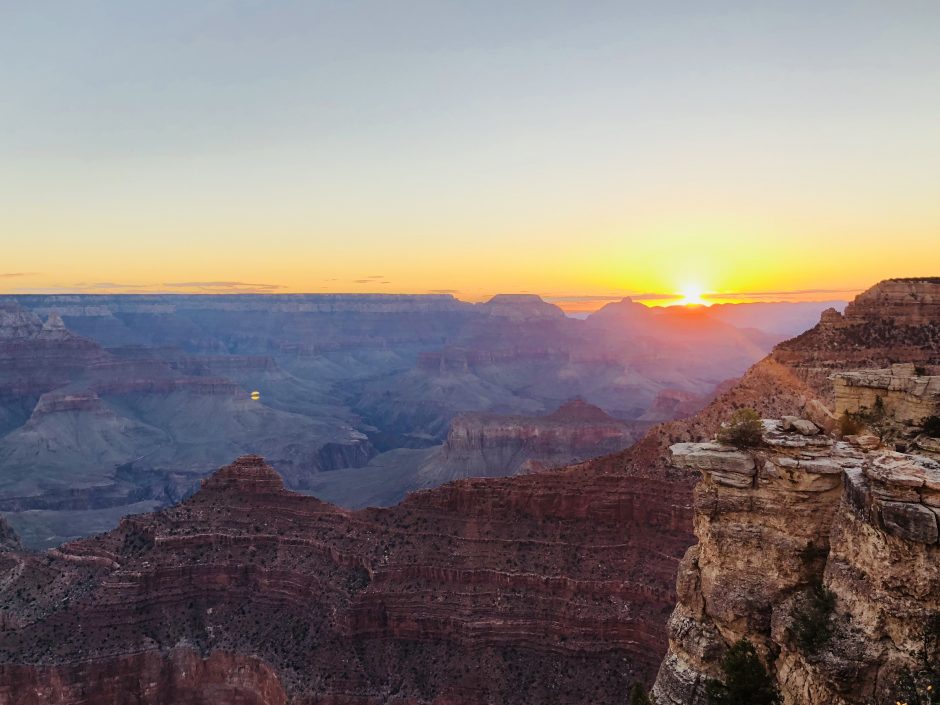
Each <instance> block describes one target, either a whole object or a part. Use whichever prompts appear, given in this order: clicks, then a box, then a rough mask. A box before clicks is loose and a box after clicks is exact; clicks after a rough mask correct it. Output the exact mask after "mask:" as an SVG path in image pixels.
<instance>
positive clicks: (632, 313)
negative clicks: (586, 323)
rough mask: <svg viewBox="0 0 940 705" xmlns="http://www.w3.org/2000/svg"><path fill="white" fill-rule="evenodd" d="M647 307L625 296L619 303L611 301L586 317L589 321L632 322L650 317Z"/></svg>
mask: <svg viewBox="0 0 940 705" xmlns="http://www.w3.org/2000/svg"><path fill="white" fill-rule="evenodd" d="M651 313H652V312H651V311H650V309H649V308H648V307H647V306H644V305H643V304H640V303H637V302H636V301H634V300H633V299H631V298H630V297H629V296H625V297H623V298H622V299H620V301H611V302H610V303H609V304H605V305H604V306H602V307H601V308H599V309H598V310H597V311H595V312H594V313H592V314H591V315H590V316H588V320H590V321H595V322H597V321H633V320H637V319H642V318H646V317H648V316H650V315H651Z"/></svg>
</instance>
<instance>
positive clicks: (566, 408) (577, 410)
mask: <svg viewBox="0 0 940 705" xmlns="http://www.w3.org/2000/svg"><path fill="white" fill-rule="evenodd" d="M546 418H547V419H549V420H551V421H556V422H558V423H610V422H616V421H617V419H615V418H614V417H613V416H611V415H610V414H608V413H607V412H606V411H604V410H603V409H601V408H600V407H598V406H594V405H593V404H588V403H587V402H586V401H584V400H583V399H572V400H571V401H567V402H565V403H564V404H562V405H561V406H559V407H558V408H557V409H556V410H555V411H553V412H552V413H551V414H549V415H548V416H547V417H546Z"/></svg>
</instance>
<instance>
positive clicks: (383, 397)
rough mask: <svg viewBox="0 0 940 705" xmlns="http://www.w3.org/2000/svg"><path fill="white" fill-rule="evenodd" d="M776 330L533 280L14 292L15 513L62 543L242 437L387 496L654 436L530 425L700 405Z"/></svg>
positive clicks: (664, 415) (0, 505)
mask: <svg viewBox="0 0 940 705" xmlns="http://www.w3.org/2000/svg"><path fill="white" fill-rule="evenodd" d="M787 306H788V305H787V304H779V305H778V309H779V315H778V317H779V318H780V319H781V320H783V321H784V322H785V323H786V322H787V321H788V320H789V318H788V316H790V315H791V314H790V313H789V309H787ZM821 306H822V304H818V305H817V308H819V307H821ZM764 317H765V318H766V319H767V320H768V321H770V320H773V319H774V317H773V316H770V315H765V316H764ZM775 335H776V337H775ZM777 339H779V334H771V333H765V332H762V331H759V330H756V329H752V328H737V327H734V326H732V325H730V324H728V323H727V322H725V321H723V320H721V319H719V318H716V317H712V316H710V315H709V314H708V313H707V312H706V311H692V312H685V313H683V312H675V311H665V310H664V311H654V310H651V309H648V308H647V307H645V306H642V305H640V304H637V303H633V302H630V301H628V300H625V301H622V302H619V303H616V304H611V305H608V306H607V307H605V308H604V309H603V310H602V311H599V312H598V313H597V314H596V315H594V316H591V317H589V318H588V319H587V320H576V319H572V318H568V317H566V316H565V315H564V313H563V312H562V311H561V309H559V308H558V307H556V306H554V305H552V304H549V303H546V302H545V301H543V300H542V299H540V298H539V297H537V296H531V295H521V296H516V295H513V296H496V297H494V298H493V299H491V300H490V301H487V302H483V303H480V304H470V303H467V302H462V301H459V300H457V299H455V298H453V297H452V296H446V295H426V296H407V295H340V294H337V295H264V296H255V295H232V296H229V295H217V296H213V295H205V296H195V295H193V296H191V295H125V296H120V295H113V296H112V295H45V296H42V295H23V296H4V297H0V512H4V513H5V514H6V516H7V519H8V520H9V522H10V523H11V524H12V525H13V526H14V527H15V528H16V529H17V531H18V532H19V533H20V535H21V538H22V540H23V542H24V543H25V544H26V545H27V546H30V547H51V546H55V545H57V544H58V543H61V542H62V541H65V540H68V539H72V538H77V537H79V536H83V535H87V534H91V533H95V532H99V531H103V530H107V529H109V528H111V527H113V526H114V525H115V524H116V522H117V521H118V520H119V518H120V517H121V516H122V515H124V514H128V513H133V512H141V511H149V510H152V509H154V508H156V507H159V506H165V505H167V504H170V503H173V502H176V501H179V500H181V499H183V498H185V497H186V496H188V495H189V494H190V493H191V492H193V491H194V490H195V489H196V488H197V487H198V483H199V480H200V479H201V478H202V477H205V476H206V475H207V474H208V473H210V472H211V471H212V470H213V469H214V468H217V467H218V466H219V465H222V464H224V463H226V462H229V461H230V460H231V459H232V458H233V457H237V456H238V455H241V454H245V453H257V454H262V455H264V457H265V458H267V459H268V461H269V462H271V463H272V464H274V466H276V467H277V468H278V472H279V473H280V474H281V475H282V476H283V477H284V479H285V482H286V483H287V485H288V486H289V487H291V488H293V489H297V490H301V491H304V492H313V493H321V494H323V496H325V497H328V498H329V499H331V500H333V501H337V502H341V503H343V504H344V505H346V506H350V507H361V506H366V505H368V504H377V505H388V504H392V503H394V502H397V501H399V500H400V499H401V498H402V497H403V496H404V495H405V494H406V493H407V492H408V491H410V490H413V489H417V488H421V487H428V486H432V485H434V484H439V483H440V482H443V481H445V480H447V479H452V478H456V477H462V476H463V477H466V476H469V475H472V474H483V475H497V474H514V473H516V472H519V471H520V469H521V468H526V469H528V468H545V467H551V466H554V465H561V464H566V463H570V462H572V461H575V460H583V459H586V458H588V457H590V456H591V455H595V454H597V453H602V452H613V451H615V450H619V449H622V448H624V447H626V446H627V445H629V444H630V442H631V441H632V440H634V439H635V438H636V437H637V436H638V435H639V434H638V433H632V432H631V433H630V434H627V435H624V440H623V441H618V442H616V443H613V444H610V443H601V445H600V446H599V448H598V449H597V453H594V452H591V451H590V450H589V449H588V448H587V447H586V445H585V444H584V443H583V442H582V444H581V447H580V448H573V449H572V448H568V449H565V448H562V447H561V446H559V447H558V448H555V449H552V448H549V447H548V445H551V444H548V445H546V443H544V442H543V443H542V444H541V447H539V443H532V442H529V441H525V440H522V437H523V436H526V435H528V436H532V437H534V436H535V435H536V434H537V433H538V431H537V429H538V428H540V427H541V426H542V425H544V422H543V421H542V420H541V419H542V418H543V417H545V416H546V415H548V414H551V413H553V412H554V411H555V410H556V409H557V408H558V407H560V406H561V405H562V404H564V403H566V402H568V401H571V400H573V399H583V400H584V401H585V402H586V403H590V404H593V405H595V406H597V407H599V408H601V409H603V410H604V411H605V412H606V413H607V414H609V415H610V416H612V417H613V418H614V419H616V420H617V421H619V422H622V423H624V424H627V425H628V426H631V428H635V429H642V428H643V427H644V423H646V422H647V421H649V420H663V419H668V418H675V417H676V416H680V415H684V414H687V413H690V412H691V411H692V410H694V409H695V408H698V407H699V406H701V405H702V404H704V403H705V400H706V399H707V398H708V395H709V394H711V393H712V392H713V390H714V388H715V386H716V385H718V384H720V383H721V382H722V381H723V380H726V379H728V378H729V377H734V376H736V375H739V374H740V373H741V372H743V371H744V370H745V369H746V368H747V366H748V365H750V364H751V363H753V362H754V361H755V360H756V359H758V358H759V357H760V356H762V355H763V354H764V353H766V352H767V351H768V350H769V349H770V347H771V344H772V342H774V341H775V340H777ZM677 395H678V396H677ZM680 398H681V400H682V401H681V403H680V401H678V400H679V399H680ZM672 400H676V401H675V402H673V401H672ZM647 412H651V413H652V416H649V415H647V416H644V414H646V413H647ZM488 417H493V419H494V420H493V421H486V420H485V419H487V418H488ZM509 417H512V420H506V419H508V418H509ZM470 419H476V421H471V420H470ZM472 424H481V425H482V426H487V428H489V431H488V432H487V433H485V434H483V435H479V434H477V435H478V438H477V441H481V442H482V444H481V443H480V442H478V444H477V448H475V449H474V450H473V452H474V453H476V457H475V458H472V459H471V458H469V457H464V458H463V459H461V453H465V451H460V452H457V451H455V450H454V443H455V442H454V441H452V440H450V439H451V438H456V437H458V436H459V435H460V434H461V433H462V432H463V431H466V430H467V429H468V428H469V425H472ZM605 424H608V421H604V422H603V423H601V424H600V426H601V427H599V428H598V429H597V433H598V434H599V435H598V436H597V440H598V441H600V438H601V436H602V435H603V434H604V433H606V431H605V430H604V428H605ZM500 425H505V426H506V427H507V428H508V429H510V430H505V431H502V432H496V430H495V429H496V428H497V427H498V426H500ZM462 429H463V430H462ZM580 433H581V434H582V436H583V437H584V439H585V440H587V439H588V435H584V429H583V428H582V429H581V431H580ZM507 434H508V435H507ZM513 434H515V435H517V436H518V438H516V439H515V440H513V439H511V438H510V437H511V436H513ZM556 435H557V434H556ZM541 438H542V439H543V441H544V439H545V438H547V436H546V435H545V434H544V433H543V434H542V436H541ZM490 442H492V443H493V445H492V446H491V447H490V446H489V444H490ZM559 443H560V444H561V445H564V443H566V442H562V441H561V439H560V437H559V438H558V439H557V443H556V445H558V444H559ZM575 445H577V443H575ZM466 452H469V449H466ZM500 454H505V455H506V457H505V458H504V459H502V460H500V459H499V456H500ZM528 460H532V461H533V462H532V464H531V465H527V464H526V462H527V461H528ZM461 468H462V469H461Z"/></svg>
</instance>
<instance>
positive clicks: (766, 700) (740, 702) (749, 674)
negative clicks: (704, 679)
mask: <svg viewBox="0 0 940 705" xmlns="http://www.w3.org/2000/svg"><path fill="white" fill-rule="evenodd" d="M721 672H722V675H723V676H724V678H723V679H722V680H721V681H718V680H710V681H708V683H707V685H706V694H707V696H708V703H709V705H779V704H780V702H781V700H780V691H779V690H778V689H777V684H776V682H775V681H774V679H773V678H772V677H771V675H770V674H769V673H768V672H767V669H766V668H765V667H764V664H763V663H762V662H761V660H760V657H759V656H758V655H757V649H755V648H754V645H753V644H752V643H751V642H749V641H748V640H747V639H741V640H740V641H738V642H736V643H735V644H734V645H733V646H732V647H731V648H730V649H728V653H726V654H725V656H724V658H723V659H722V660H721Z"/></svg>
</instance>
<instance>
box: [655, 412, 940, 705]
mask: <svg viewBox="0 0 940 705" xmlns="http://www.w3.org/2000/svg"><path fill="white" fill-rule="evenodd" d="M767 427H768V432H767V433H766V434H765V436H764V441H765V445H764V447H762V448H760V449H756V450H747V451H740V450H735V449H733V448H729V447H727V446H721V445H718V444H709V443H697V444H679V445H676V446H673V456H674V459H675V462H677V463H678V464H680V465H681V466H684V467H689V468H693V469H695V470H697V471H699V472H700V473H701V474H702V481H701V482H700V483H699V484H698V486H697V487H696V489H695V503H694V510H695V533H696V536H697V537H698V539H699V543H698V545H696V546H694V547H692V548H691V549H689V552H688V553H687V554H686V556H685V558H684V559H683V563H682V566H681V567H680V570H679V578H678V583H677V586H678V595H679V604H678V606H677V607H676V610H675V612H674V613H673V616H672V618H671V620H670V626H669V631H670V648H669V653H668V654H667V656H666V659H665V660H664V662H663V665H662V667H661V668H660V672H659V676H658V678H657V681H656V685H655V688H654V694H655V696H656V698H657V701H658V702H659V703H663V704H665V705H699V704H703V705H704V703H706V702H707V698H706V695H705V684H706V682H707V680H708V679H709V678H720V676H721V674H720V670H719V663H720V660H721V656H722V655H723V653H724V651H725V649H726V648H727V646H728V645H730V644H732V643H734V642H736V641H737V640H739V639H742V638H747V639H748V640H750V641H751V642H752V643H753V644H755V646H757V648H758V650H759V652H760V653H761V654H762V655H763V657H764V659H765V660H766V661H767V664H768V666H769V668H770V670H771V672H772V673H774V674H775V675H776V677H777V680H778V682H779V684H780V688H781V692H782V694H783V696H784V702H785V703H786V704H787V705H823V703H826V704H831V703H836V704H837V705H862V704H867V703H871V702H885V701H888V700H890V702H895V699H896V696H899V695H900V693H899V692H898V691H897V680H898V676H899V674H900V672H901V670H902V669H904V668H908V669H911V670H916V669H917V668H918V667H919V665H918V653H919V649H920V645H921V643H922V633H923V628H924V625H925V624H927V623H928V620H929V618H930V616H931V615H933V614H937V613H940V544H938V520H940V510H938V506H940V464H938V463H936V462H934V461H933V460H930V459H928V458H924V457H920V456H916V455H906V454H902V453H896V452H893V451H887V450H873V451H864V450H862V449H861V448H859V447H857V446H854V445H852V444H850V443H846V442H838V441H833V440H831V439H829V438H827V437H825V436H820V435H815V434H813V435H803V434H801V433H800V432H799V431H798V430H796V429H794V430H792V431H790V432H783V431H782V429H783V424H782V423H779V422H769V423H768V424H767ZM827 553H828V558H827V559H825V560H824V559H823V557H825V556H826V554H827ZM813 580H819V581H821V582H822V583H823V584H824V585H825V586H826V587H827V588H828V589H830V590H832V592H833V594H834V595H835V600H836V603H835V604H836V606H835V612H834V614H833V615H832V616H831V617H830V618H829V619H830V620H831V623H832V625H833V630H834V634H833V636H832V637H831V638H830V639H829V640H827V641H826V642H825V643H823V644H822V646H821V647H820V648H818V649H817V650H815V651H810V650H809V649H808V647H806V646H805V645H803V646H801V642H800V641H799V639H798V638H797V635H796V632H795V615H796V614H797V609H798V607H799V606H800V605H801V604H802V603H803V601H805V600H806V599H807V598H806V596H805V594H806V591H807V589H808V586H809V585H810V584H811V583H812V581H813Z"/></svg>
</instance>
